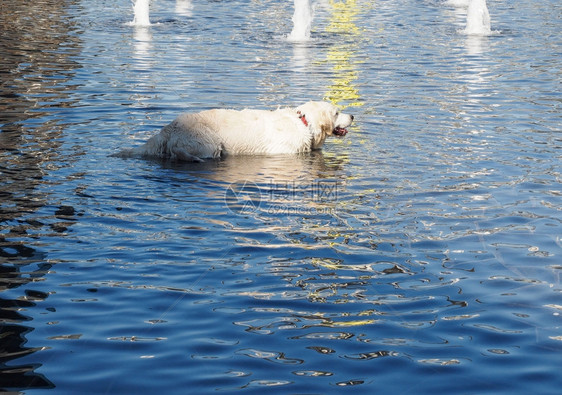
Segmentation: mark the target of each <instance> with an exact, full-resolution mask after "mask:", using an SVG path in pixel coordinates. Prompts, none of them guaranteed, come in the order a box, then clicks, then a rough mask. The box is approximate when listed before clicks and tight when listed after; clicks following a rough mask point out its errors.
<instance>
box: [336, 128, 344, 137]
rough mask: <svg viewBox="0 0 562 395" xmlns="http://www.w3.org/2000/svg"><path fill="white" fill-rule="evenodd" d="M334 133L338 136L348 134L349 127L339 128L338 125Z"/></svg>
mask: <svg viewBox="0 0 562 395" xmlns="http://www.w3.org/2000/svg"><path fill="white" fill-rule="evenodd" d="M333 133H334V135H336V136H340V137H341V136H345V135H346V134H347V129H346V128H339V127H336V128H335V129H334V131H333Z"/></svg>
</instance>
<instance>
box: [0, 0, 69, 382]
mask: <svg viewBox="0 0 562 395" xmlns="http://www.w3.org/2000/svg"><path fill="white" fill-rule="evenodd" d="M69 6H72V3H71V2H62V1H33V2H30V1H24V2H9V4H8V3H7V2H3V3H2V5H1V6H0V8H1V13H0V24H1V25H2V39H1V40H0V52H1V53H2V62H1V63H0V97H1V98H2V100H1V101H0V124H1V125H2V126H1V128H2V130H1V133H0V158H1V160H0V162H1V164H0V180H1V185H2V187H1V191H0V229H1V230H2V233H1V234H0V262H1V265H0V272H1V283H0V289H1V290H2V291H5V290H8V289H10V290H15V292H10V293H7V292H3V293H4V294H5V295H6V294H7V295H12V296H13V299H12V298H2V299H1V301H0V305H1V307H0V320H1V322H2V329H1V333H0V337H1V338H2V346H1V348H2V351H1V354H0V359H1V364H2V367H1V371H0V387H2V388H4V389H18V388H52V387H54V385H53V384H52V382H50V381H49V380H48V379H47V378H45V376H44V375H42V374H39V373H37V372H35V370H36V369H37V368H38V367H40V366H41V364H20V363H17V362H16V363H14V362H13V361H14V360H15V361H17V360H18V359H19V358H21V357H22V356H25V355H28V354H30V353H33V352H36V351H38V350H41V349H42V347H28V346H26V343H27V340H26V334H27V333H29V332H31V331H33V327H28V326H26V325H25V323H26V322H27V321H30V320H31V318H30V317H28V316H27V315H26V314H25V313H24V312H25V311H26V310H27V309H30V308H33V307H34V306H36V301H43V300H45V299H46V298H47V297H48V294H47V293H45V292H42V291H34V290H33V289H31V288H28V287H29V284H30V283H33V282H34V281H37V280H38V279H41V277H43V276H45V274H47V273H48V271H49V269H50V267H51V265H50V264H49V263H46V256H45V254H44V253H42V252H38V251H37V249H36V248H35V247H34V246H31V244H32V242H31V240H33V239H37V238H38V236H37V235H35V236H33V234H36V232H38V231H39V232H40V230H41V229H42V228H43V226H44V225H45V224H44V223H43V222H42V220H38V219H36V218H33V213H34V212H36V211H37V210H38V209H40V208H41V207H43V206H45V205H47V204H48V202H49V200H50V198H49V195H48V193H45V192H44V191H41V192H40V191H38V190H37V187H38V186H40V185H44V183H45V180H44V176H45V175H46V174H47V173H48V171H55V170H57V169H58V168H60V167H62V166H65V165H66V164H65V163H64V162H65V161H64V159H63V158H61V154H60V149H61V145H62V142H61V141H60V139H61V137H62V133H63V131H64V129H65V127H66V125H65V120H64V119H63V117H57V116H56V115H55V116H53V109H55V112H57V111H59V109H62V108H69V107H72V105H73V103H75V102H76V101H75V100H73V99H72V98H71V93H70V92H71V91H72V90H73V89H75V88H76V87H75V86H73V85H72V84H69V81H71V80H72V78H73V76H74V74H75V69H76V68H79V67H80V66H79V64H78V63H77V61H76V60H75V57H76V55H77V54H78V53H79V52H80V39H79V37H78V35H77V34H76V26H75V24H74V22H73V21H72V20H71V19H70V18H69V17H68V15H67V14H66V9H67V7H69ZM46 10H48V13H46V12H45V11H46ZM46 116H48V117H49V119H45V117H46ZM51 200H52V198H51ZM53 214H55V215H56V213H53ZM30 215H31V217H30ZM55 215H53V217H52V219H54V218H55ZM50 222H51V223H50V227H51V230H52V231H55V232H59V231H62V230H63V229H66V227H67V226H69V225H68V222H66V218H65V219H64V221H63V222H56V221H52V220H51V221H50ZM30 234H32V235H30ZM17 290H19V292H18V291H17Z"/></svg>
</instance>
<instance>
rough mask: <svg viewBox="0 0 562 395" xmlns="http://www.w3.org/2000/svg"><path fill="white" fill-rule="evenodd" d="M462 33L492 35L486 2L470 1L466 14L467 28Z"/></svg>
mask: <svg viewBox="0 0 562 395" xmlns="http://www.w3.org/2000/svg"><path fill="white" fill-rule="evenodd" d="M462 32H463V33H464V34H473V35H481V36H488V35H490V34H492V29H491V25H490V14H489V12H488V6H487V5H486V0H470V3H469V4H468V10H467V14H466V28H465V29H464V30H462Z"/></svg>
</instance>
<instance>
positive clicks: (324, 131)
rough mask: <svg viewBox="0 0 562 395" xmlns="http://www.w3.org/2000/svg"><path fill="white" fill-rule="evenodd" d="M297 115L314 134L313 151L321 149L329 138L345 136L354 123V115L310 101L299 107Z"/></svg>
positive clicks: (328, 104) (328, 105) (331, 106)
mask: <svg viewBox="0 0 562 395" xmlns="http://www.w3.org/2000/svg"><path fill="white" fill-rule="evenodd" d="M297 113H298V114H299V117H301V121H302V122H303V123H304V124H305V125H307V126H308V128H309V130H310V131H311V132H312V146H311V149H317V148H320V147H321V146H322V144H324V140H325V139H326V137H327V136H331V135H335V136H345V135H346V134H347V129H346V128H347V127H349V126H350V125H351V122H353V115H349V114H344V113H342V112H340V111H339V110H338V108H337V107H336V106H335V105H333V104H331V103H327V102H318V101H310V102H308V103H305V104H303V105H302V106H299V107H297Z"/></svg>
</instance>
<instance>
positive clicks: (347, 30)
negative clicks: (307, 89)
mask: <svg viewBox="0 0 562 395" xmlns="http://www.w3.org/2000/svg"><path fill="white" fill-rule="evenodd" d="M330 8H331V12H330V20H329V24H328V26H327V27H326V31H327V32H328V33H332V34H341V35H344V34H345V35H346V36H347V37H350V38H351V40H345V41H344V42H342V41H341V40H338V41H339V42H338V43H335V44H334V45H333V46H332V47H331V48H330V49H329V50H328V54H327V56H326V62H327V63H328V64H330V65H331V66H332V70H333V75H334V77H333V79H332V83H331V84H330V85H329V86H328V92H327V93H326V96H325V97H324V98H325V99H326V100H329V101H331V102H332V103H334V104H337V105H339V106H340V107H341V108H342V109H345V108H347V107H353V106H362V105H364V104H365V103H364V102H363V101H362V99H361V96H360V94H359V89H358V88H357V80H358V78H359V76H358V71H357V64H359V63H360V62H359V61H358V60H356V59H355V54H356V52H357V45H358V42H359V41H360V40H359V38H360V37H361V35H362V34H363V30H362V29H360V28H359V27H358V26H357V25H356V20H357V15H358V14H359V12H360V6H359V5H358V4H357V1H356V0H347V1H335V0H330Z"/></svg>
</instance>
